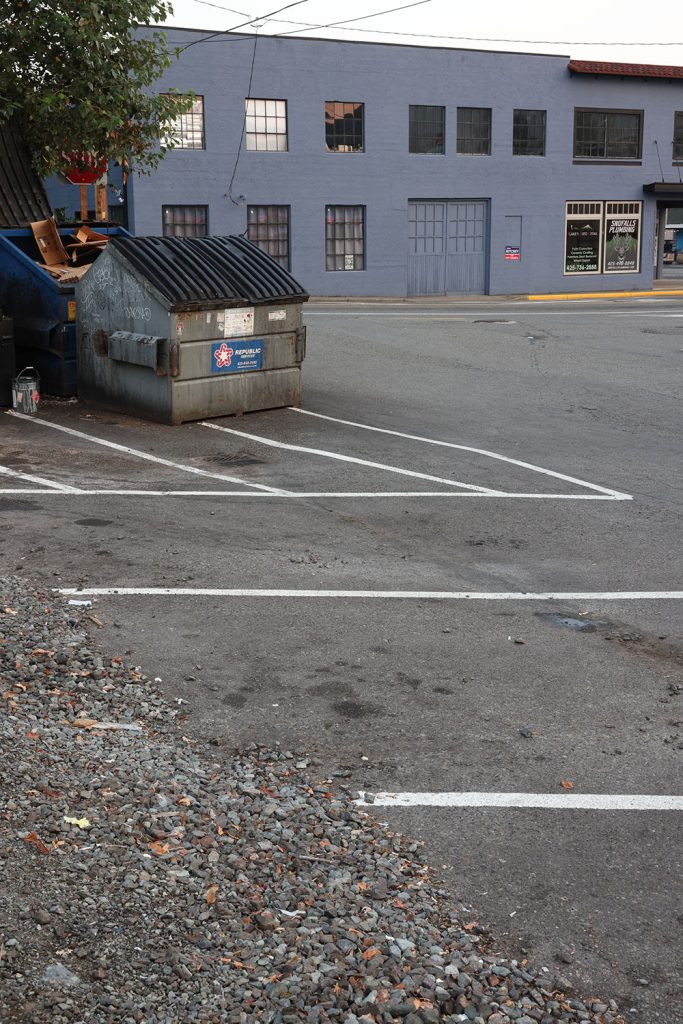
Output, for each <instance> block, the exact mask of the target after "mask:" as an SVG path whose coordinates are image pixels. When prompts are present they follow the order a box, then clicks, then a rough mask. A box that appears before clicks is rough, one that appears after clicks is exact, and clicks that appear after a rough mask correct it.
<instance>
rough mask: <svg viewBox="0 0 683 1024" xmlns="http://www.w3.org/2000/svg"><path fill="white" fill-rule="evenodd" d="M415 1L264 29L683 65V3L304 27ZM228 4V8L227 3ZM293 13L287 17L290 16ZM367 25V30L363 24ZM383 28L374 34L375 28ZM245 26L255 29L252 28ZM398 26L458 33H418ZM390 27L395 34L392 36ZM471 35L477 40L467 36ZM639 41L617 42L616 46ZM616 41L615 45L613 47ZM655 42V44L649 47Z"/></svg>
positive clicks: (314, 0)
mask: <svg viewBox="0 0 683 1024" xmlns="http://www.w3.org/2000/svg"><path fill="white" fill-rule="evenodd" d="M287 2H291V0H235V2H234V6H233V4H232V2H231V0H174V15H173V17H172V18H170V19H169V20H168V22H167V23H166V24H167V25H182V26H184V27H190V28H201V29H208V30H210V31H214V32H215V31H220V30H225V29H229V28H233V27H235V26H237V25H239V24H240V23H241V22H244V21H247V20H249V19H251V18H256V17H257V16H259V17H261V16H263V15H264V14H268V13H269V12H271V11H275V10H276V9H278V8H280V7H284V6H285V4H286V3H287ZM407 2H409V0H343V2H341V0H339V2H336V3H335V2H332V0H304V2H299V3H296V4H294V5H293V6H291V7H290V8H289V10H285V11H282V12H281V13H280V14H278V15H276V16H275V17H274V18H271V19H268V20H266V21H265V23H263V27H262V28H261V29H260V31H261V33H262V34H267V35H275V34H278V33H283V32H291V31H298V32H300V33H301V34H302V35H304V36H306V37H308V38H315V37H316V36H318V37H325V38H336V39H347V40H348V39H359V40H361V39H362V40H365V41H367V42H396V43H401V42H402V43H411V44H417V45H426V46H454V47H467V48H473V49H484V50H521V51H525V52H537V53H561V54H569V55H571V56H572V57H576V58H582V59H584V60H611V61H629V62H632V63H639V64H674V65H679V66H683V4H681V5H680V7H679V6H678V4H679V2H680V0H673V2H672V3H670V4H667V5H665V8H661V7H659V8H652V9H650V8H648V7H647V5H646V4H643V2H642V0H638V2H637V3H636V2H635V0H621V3H612V2H609V0H565V2H564V3H560V2H559V0H543V2H539V0H516V2H514V0H479V3H473V2H472V0H469V2H458V0H427V2H423V3H422V4H420V5H419V6H415V7H412V8H410V9H408V10H404V11H395V12H393V13H391V14H385V15H383V16H381V17H374V18H365V19H364V20H363V21H359V22H357V23H351V24H348V25H346V26H344V27H343V28H342V27H341V26H340V27H336V28H332V27H330V28H325V29H323V30H313V31H303V29H304V25H297V24H292V22H294V23H296V22H303V23H304V24H305V25H311V24H318V25H329V24H330V22H336V21H342V20H346V19H349V18H356V17H362V16H365V15H368V14H373V13H375V12H379V11H384V10H387V9H388V8H391V7H400V6H402V5H403V4H405V3H407ZM221 8H222V9H221ZM284 19H287V20H284ZM361 29H362V30H363V31H360V30H361ZM371 29H373V30H380V29H381V30H382V31H381V33H380V32H379V31H377V32H373V31H368V30H371ZM243 31H245V32H250V31H252V28H245V29H244V30H243ZM392 32H405V33H430V34H433V35H436V36H445V35H448V36H453V37H456V38H452V39H437V38H413V37H411V36H409V35H405V36H400V35H393V34H391V33H392ZM386 33H389V34H386ZM465 37H470V38H465ZM620 43H621V44H631V45H616V44H620ZM608 44H609V45H608ZM646 44H648V45H646Z"/></svg>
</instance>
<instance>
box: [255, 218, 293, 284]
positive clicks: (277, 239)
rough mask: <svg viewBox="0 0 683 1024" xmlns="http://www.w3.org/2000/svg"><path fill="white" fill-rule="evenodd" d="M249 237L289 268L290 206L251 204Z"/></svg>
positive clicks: (286, 268) (281, 264) (282, 265)
mask: <svg viewBox="0 0 683 1024" xmlns="http://www.w3.org/2000/svg"><path fill="white" fill-rule="evenodd" d="M247 238H248V239H249V241H250V242H253V243H254V245H258V247H259V249H263V251H264V252H267V253H268V255H269V256H272V257H273V259H274V260H276V261H277V262H278V263H279V264H280V266H281V267H284V268H285V270H289V207H288V206H250V207H249V208H248V210H247Z"/></svg>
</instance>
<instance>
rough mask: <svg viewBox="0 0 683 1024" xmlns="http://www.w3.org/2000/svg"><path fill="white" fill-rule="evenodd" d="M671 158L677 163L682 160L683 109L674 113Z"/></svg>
mask: <svg viewBox="0 0 683 1024" xmlns="http://www.w3.org/2000/svg"><path fill="white" fill-rule="evenodd" d="M671 159H672V160H675V161H676V162H677V163H678V162H679V161H683V110H677V111H676V113H675V114H674V140H673V156H672V158H671Z"/></svg>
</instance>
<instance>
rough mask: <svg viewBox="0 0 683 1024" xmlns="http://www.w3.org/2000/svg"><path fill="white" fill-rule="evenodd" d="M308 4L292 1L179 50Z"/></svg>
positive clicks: (306, 1) (299, 0)
mask: <svg viewBox="0 0 683 1024" xmlns="http://www.w3.org/2000/svg"><path fill="white" fill-rule="evenodd" d="M305 3H308V0H294V3H290V4H285V6H284V7H278V9H277V10H276V11H270V12H269V13H268V14H259V15H258V16H257V17H255V18H251V19H250V20H249V21H243V22H241V23H240V24H239V25H233V26H232V27H231V28H225V29H223V30H222V31H220V32H212V33H211V34H210V35H208V36H202V37H201V38H200V39H193V40H192V42H191V43H187V45H186V46H183V47H182V48H181V50H180V52H181V53H183V52H184V51H185V50H189V49H190V47H191V46H196V45H197V43H204V42H208V40H209V39H215V38H216V36H224V35H226V34H227V33H228V32H237V30H238V29H240V28H246V27H247V26H249V25H253V24H254V22H255V21H262V20H263V19H264V18H272V17H273V15H275V14H279V13H280V12H281V11H288V10H289V9H290V7H298V6H299V5H300V4H305Z"/></svg>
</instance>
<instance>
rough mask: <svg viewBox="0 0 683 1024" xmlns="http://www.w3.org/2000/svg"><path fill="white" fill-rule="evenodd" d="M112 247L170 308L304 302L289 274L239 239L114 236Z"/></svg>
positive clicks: (301, 289)
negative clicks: (206, 304) (287, 301)
mask: <svg viewBox="0 0 683 1024" xmlns="http://www.w3.org/2000/svg"><path fill="white" fill-rule="evenodd" d="M110 245H111V246H112V248H113V249H114V250H115V251H116V252H117V253H121V255H122V256H123V257H124V258H125V259H126V260H128V261H129V263H130V264H131V265H132V266H133V267H134V268H135V269H136V270H137V271H138V272H139V273H140V274H142V275H143V277H145V278H146V279H147V280H148V281H149V283H150V284H151V285H152V286H153V287H154V288H155V289H156V291H157V292H159V293H160V294H161V295H163V296H164V298H166V299H167V300H168V302H169V303H170V305H171V307H172V308H173V307H175V306H186V305H190V304H199V305H202V304H204V303H207V302H208V303H212V302H218V301H220V302H226V303H233V304H234V305H238V304H240V303H244V302H246V303H249V304H250V305H253V304H256V303H263V302H271V301H282V300H284V299H290V300H295V301H297V300H298V301H299V302H305V301H306V299H308V294H307V292H306V291H305V290H304V289H303V288H302V286H301V285H300V284H299V282H298V281H296V280H295V279H294V278H293V277H292V275H291V274H289V273H288V272H287V271H286V270H285V269H284V268H283V267H281V266H280V265H279V263H276V262H275V260H273V259H271V257H270V256H268V254H267V253H265V252H263V251H262V250H261V249H259V248H258V247H257V246H255V245H253V243H252V242H249V241H247V239H246V238H242V237H241V235H226V236H220V237H218V236H217V237H209V238H123V237H118V238H113V239H112V241H111V242H110Z"/></svg>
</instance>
